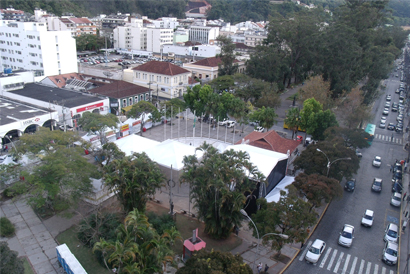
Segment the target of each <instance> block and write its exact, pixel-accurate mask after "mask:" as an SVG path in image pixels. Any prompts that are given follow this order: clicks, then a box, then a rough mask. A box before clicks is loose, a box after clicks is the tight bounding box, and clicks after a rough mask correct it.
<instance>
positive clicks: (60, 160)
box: [13, 128, 100, 209]
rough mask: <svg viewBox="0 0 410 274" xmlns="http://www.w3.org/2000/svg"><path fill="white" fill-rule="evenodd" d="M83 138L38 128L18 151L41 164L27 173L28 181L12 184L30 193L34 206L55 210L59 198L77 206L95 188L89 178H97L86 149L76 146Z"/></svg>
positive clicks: (95, 169) (28, 136)
mask: <svg viewBox="0 0 410 274" xmlns="http://www.w3.org/2000/svg"><path fill="white" fill-rule="evenodd" d="M74 142H81V138H80V137H79V136H78V134H77V133H74V132H63V131H60V130H58V131H50V130H49V129H45V128H39V130H38V131H37V132H35V133H34V134H24V135H23V136H21V137H20V145H19V146H18V151H19V153H21V154H26V155H28V156H29V157H35V158H40V159H41V161H40V164H39V165H36V166H34V167H33V169H31V170H27V174H26V176H25V178H26V179H25V181H22V182H19V183H17V184H15V185H13V188H15V189H16V190H17V189H18V190H19V191H20V192H23V193H28V194H29V195H28V199H29V202H30V203H31V204H32V205H33V206H35V207H42V206H47V207H49V208H52V209H54V206H55V204H54V202H55V201H56V199H59V198H60V199H63V200H65V203H67V204H69V203H74V202H76V201H78V200H79V199H80V198H81V197H83V196H84V195H85V194H88V193H89V192H90V191H91V189H92V184H91V180H90V178H92V177H93V178H98V177H99V176H100V175H99V174H98V172H97V167H96V166H95V165H93V164H90V163H89V162H88V161H87V159H86V158H84V157H83V155H84V149H83V148H81V147H79V146H74Z"/></svg>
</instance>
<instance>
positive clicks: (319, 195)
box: [293, 173, 343, 211]
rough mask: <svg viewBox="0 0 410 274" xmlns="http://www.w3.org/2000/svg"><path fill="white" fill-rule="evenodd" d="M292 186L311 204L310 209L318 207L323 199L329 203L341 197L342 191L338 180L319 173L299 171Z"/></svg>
mask: <svg viewBox="0 0 410 274" xmlns="http://www.w3.org/2000/svg"><path fill="white" fill-rule="evenodd" d="M293 186H294V187H295V188H296V189H297V190H299V191H300V192H301V193H302V194H303V195H304V196H305V197H306V199H307V200H308V201H309V202H310V203H311V204H312V206H311V207H310V211H312V209H313V208H314V207H316V208H317V207H320V206H321V205H322V201H323V200H324V201H325V202H326V203H329V202H330V201H331V200H332V199H334V198H338V197H341V196H342V193H343V189H342V187H341V186H340V183H339V181H337V180H335V179H333V178H328V177H326V176H323V175H319V174H311V175H307V174H305V173H300V174H299V175H298V176H296V178H295V181H294V182H293Z"/></svg>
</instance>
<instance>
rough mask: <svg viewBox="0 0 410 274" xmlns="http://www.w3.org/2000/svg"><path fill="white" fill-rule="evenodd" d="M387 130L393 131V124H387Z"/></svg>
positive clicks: (394, 127)
mask: <svg viewBox="0 0 410 274" xmlns="http://www.w3.org/2000/svg"><path fill="white" fill-rule="evenodd" d="M387 129H388V130H395V129H396V126H395V125H394V124H393V123H389V125H388V126H387Z"/></svg>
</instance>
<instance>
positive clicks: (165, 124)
mask: <svg viewBox="0 0 410 274" xmlns="http://www.w3.org/2000/svg"><path fill="white" fill-rule="evenodd" d="M164 106H165V113H164V114H165V121H164V122H168V120H167V105H165V104H164ZM166 127H167V123H164V141H165V140H166V139H167V133H166V131H167V128H166Z"/></svg>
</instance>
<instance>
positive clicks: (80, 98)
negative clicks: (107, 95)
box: [9, 83, 102, 108]
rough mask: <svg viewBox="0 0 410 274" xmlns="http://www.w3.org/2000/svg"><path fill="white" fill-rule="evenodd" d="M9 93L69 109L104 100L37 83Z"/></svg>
mask: <svg viewBox="0 0 410 274" xmlns="http://www.w3.org/2000/svg"><path fill="white" fill-rule="evenodd" d="M9 92H10V93H14V94H17V95H20V96H24V97H28V98H32V99H35V100H39V101H43V102H50V103H57V104H59V105H64V106H65V107H68V108H72V107H77V106H81V105H85V104H89V103H94V102H97V101H100V100H101V99H102V98H100V97H97V96H92V95H88V94H84V93H81V92H75V91H71V90H67V89H61V88H55V87H50V86H45V85H40V84H36V83H30V84H26V85H25V87H24V88H23V89H19V90H12V91H9Z"/></svg>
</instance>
